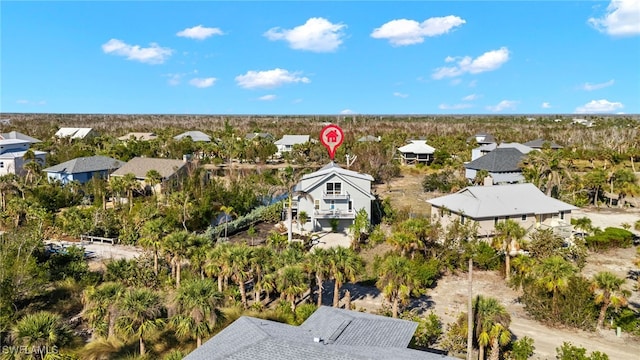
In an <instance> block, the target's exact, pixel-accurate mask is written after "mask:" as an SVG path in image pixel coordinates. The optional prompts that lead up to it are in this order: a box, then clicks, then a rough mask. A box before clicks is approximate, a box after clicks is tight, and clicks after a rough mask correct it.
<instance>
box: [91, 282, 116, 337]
mask: <svg viewBox="0 0 640 360" xmlns="http://www.w3.org/2000/svg"><path fill="white" fill-rule="evenodd" d="M124 292H125V288H124V286H122V284H118V283H115V282H105V283H102V284H100V286H98V287H89V288H87V289H86V290H85V291H84V294H83V295H84V296H83V301H84V311H83V314H84V315H83V317H85V318H86V319H87V320H88V321H89V324H90V325H91V327H92V328H93V329H94V330H96V331H97V333H98V334H99V335H100V336H106V338H107V339H111V338H113V336H114V335H115V322H116V318H117V317H118V304H119V302H120V300H121V299H122V296H123V295H124ZM105 328H106V329H105ZM105 330H106V331H105Z"/></svg>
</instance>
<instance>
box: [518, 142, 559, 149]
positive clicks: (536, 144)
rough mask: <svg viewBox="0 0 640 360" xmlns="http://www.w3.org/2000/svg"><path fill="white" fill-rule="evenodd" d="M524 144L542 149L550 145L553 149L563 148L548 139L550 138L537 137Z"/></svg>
mask: <svg viewBox="0 0 640 360" xmlns="http://www.w3.org/2000/svg"><path fill="white" fill-rule="evenodd" d="M522 145H525V146H528V147H530V148H532V149H536V150H542V149H543V148H544V147H545V146H548V147H549V148H550V149H552V150H560V149H562V146H561V145H558V144H556V143H555V142H553V141H548V140H544V139H535V140H531V141H527V142H526V143H524V144H522Z"/></svg>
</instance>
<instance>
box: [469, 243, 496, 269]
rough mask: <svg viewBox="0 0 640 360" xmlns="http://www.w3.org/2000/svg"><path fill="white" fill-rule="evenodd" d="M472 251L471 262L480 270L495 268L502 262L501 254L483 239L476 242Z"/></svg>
mask: <svg viewBox="0 0 640 360" xmlns="http://www.w3.org/2000/svg"><path fill="white" fill-rule="evenodd" d="M472 251H473V263H474V264H475V266H477V267H478V268H479V269H481V270H496V269H498V268H499V267H500V265H501V264H502V260H501V259H502V256H498V252H497V251H496V250H495V249H494V248H492V247H491V245H489V244H487V243H486V242H484V241H479V242H477V243H476V244H475V245H474V246H473V248H472Z"/></svg>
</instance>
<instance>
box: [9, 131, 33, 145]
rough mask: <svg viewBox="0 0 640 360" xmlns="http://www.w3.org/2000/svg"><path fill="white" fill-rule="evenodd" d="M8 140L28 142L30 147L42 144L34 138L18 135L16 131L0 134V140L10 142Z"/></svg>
mask: <svg viewBox="0 0 640 360" xmlns="http://www.w3.org/2000/svg"><path fill="white" fill-rule="evenodd" d="M10 139H13V140H24V141H27V142H29V144H30V145H31V144H36V143H40V142H42V141H40V140H38V139H36V138H34V137H31V136H29V135H25V134H23V133H19V132H17V131H11V132H8V133H2V134H0V140H10Z"/></svg>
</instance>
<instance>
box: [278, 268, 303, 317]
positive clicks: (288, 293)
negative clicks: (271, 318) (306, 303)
mask: <svg viewBox="0 0 640 360" xmlns="http://www.w3.org/2000/svg"><path fill="white" fill-rule="evenodd" d="M276 284H277V289H278V291H280V294H282V295H283V296H284V297H286V298H287V300H288V301H289V302H290V303H291V311H293V312H294V313H295V311H296V297H298V296H300V295H302V294H304V292H305V291H307V286H308V284H307V279H306V276H305V274H304V271H303V270H302V267H301V266H299V265H289V266H285V267H284V268H282V269H280V271H279V273H278V277H277V279H276Z"/></svg>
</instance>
